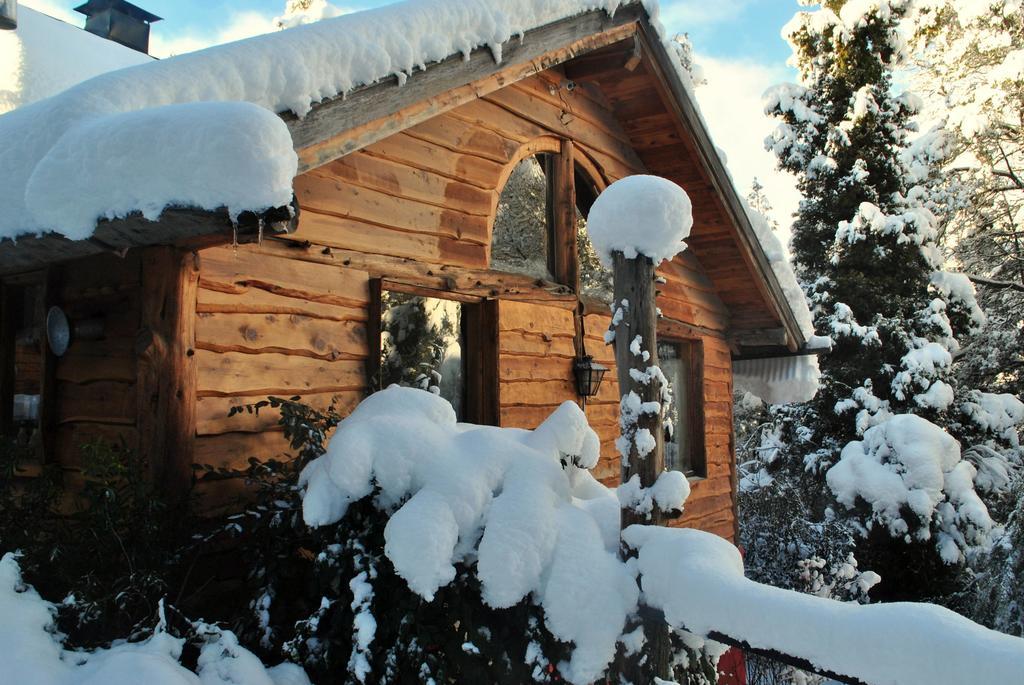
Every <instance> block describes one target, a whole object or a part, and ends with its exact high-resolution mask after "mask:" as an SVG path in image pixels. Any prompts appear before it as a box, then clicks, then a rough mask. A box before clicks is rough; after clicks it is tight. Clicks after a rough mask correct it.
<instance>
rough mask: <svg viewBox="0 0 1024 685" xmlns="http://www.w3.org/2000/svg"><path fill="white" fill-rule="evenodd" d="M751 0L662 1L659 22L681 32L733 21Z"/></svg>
mask: <svg viewBox="0 0 1024 685" xmlns="http://www.w3.org/2000/svg"><path fill="white" fill-rule="evenodd" d="M750 3H751V0H717V1H712V0H663V2H662V3H661V15H660V18H661V21H662V22H663V23H664V24H666V25H667V26H678V27H681V30H683V31H689V30H692V28H693V27H695V26H706V25H708V24H717V23H720V22H723V21H735V20H736V17H737V16H738V15H739V13H740V12H742V11H743V8H744V7H746V6H747V5H749V4H750Z"/></svg>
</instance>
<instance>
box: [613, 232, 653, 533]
mask: <svg viewBox="0 0 1024 685" xmlns="http://www.w3.org/2000/svg"><path fill="white" fill-rule="evenodd" d="M613 257H614V279H615V280H614V284H615V306H616V307H622V302H623V300H625V301H627V302H628V303H629V305H628V306H627V307H622V308H623V312H622V320H621V322H620V323H619V325H618V326H617V327H616V328H615V365H616V373H617V374H618V380H619V392H620V394H621V395H622V396H623V397H625V396H627V395H629V393H631V392H632V393H635V394H636V395H637V396H639V398H640V401H641V402H642V403H647V402H661V383H660V382H658V381H657V380H656V379H653V378H652V379H651V380H650V381H649V382H648V383H641V382H639V381H637V380H636V379H635V378H633V375H632V374H630V371H633V370H635V371H638V372H639V373H642V374H645V373H646V372H647V368H648V367H650V366H657V365H658V344H657V332H658V314H657V308H656V307H655V304H654V286H655V282H654V279H655V273H654V262H652V261H651V259H650V257H645V256H643V255H640V256H638V257H637V258H636V259H627V258H626V257H624V256H623V254H622V253H621V252H616V253H615V254H614V255H613ZM638 335H639V336H640V338H641V342H640V348H641V350H642V351H644V352H647V353H648V354H649V355H650V356H649V357H648V358H647V359H646V360H645V359H644V358H643V356H642V355H635V354H633V352H632V351H631V350H630V349H629V348H630V346H631V344H632V343H633V340H634V339H635V338H636V336H638ZM636 429H637V430H638V431H643V430H644V429H646V430H648V431H650V433H651V435H652V436H653V437H654V439H655V447H654V449H653V450H652V451H651V452H650V453H649V454H647V455H641V454H640V452H639V451H638V449H637V446H636V442H635V441H632V440H631V441H630V448H629V459H628V461H626V462H624V463H623V465H622V482H623V483H625V482H627V481H629V479H631V478H632V477H633V476H635V475H639V476H640V485H642V486H643V487H645V488H649V487H652V486H653V485H654V482H655V481H656V480H657V479H658V476H659V475H661V472H662V471H664V470H665V441H664V437H663V431H662V419H661V413H660V412H655V413H643V414H641V415H640V416H639V418H638V419H637V423H636ZM663 522H664V516H663V515H662V513H661V512H659V511H655V512H654V513H653V514H652V517H651V518H646V517H644V516H638V515H636V514H635V513H633V512H631V511H629V510H627V509H623V510H622V527H623V528H625V527H626V526H630V525H632V524H634V523H650V524H655V525H658V524H660V523H663Z"/></svg>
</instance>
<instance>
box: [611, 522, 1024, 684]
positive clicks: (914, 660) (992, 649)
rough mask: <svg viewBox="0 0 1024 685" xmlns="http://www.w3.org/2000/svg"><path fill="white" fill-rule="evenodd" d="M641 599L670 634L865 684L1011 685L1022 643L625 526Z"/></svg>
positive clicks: (1021, 664) (949, 616)
mask: <svg viewBox="0 0 1024 685" xmlns="http://www.w3.org/2000/svg"><path fill="white" fill-rule="evenodd" d="M623 538H624V539H625V540H626V542H627V543H628V544H629V545H631V546H632V547H634V548H636V549H637V550H638V551H639V561H638V568H639V572H640V577H641V586H642V589H643V597H644V599H645V601H646V602H647V603H648V604H649V605H651V606H654V607H656V608H660V609H662V610H663V611H664V612H665V617H666V620H668V622H669V623H671V624H672V625H673V626H675V627H677V628H685V629H686V630H688V631H690V632H695V633H698V634H706V633H708V632H710V631H717V632H719V633H722V634H724V635H728V636H729V637H732V638H734V639H738V640H743V641H745V642H747V643H749V644H750V645H752V646H754V647H760V648H763V649H771V650H776V651H779V652H782V653H784V654H790V655H793V656H797V657H802V658H804V659H807V660H808V661H810V662H811V663H813V664H815V665H816V666H817V667H819V668H824V669H828V670H830V671H832V672H834V673H841V674H844V675H848V676H853V677H855V678H858V679H859V680H861V681H863V682H866V683H871V684H872V685H964V684H965V683H1017V682H1020V679H1021V674H1022V673H1024V640H1022V639H1020V638H1018V637H1011V636H1009V635H1004V634H1002V633H998V632H996V631H993V630H988V629H987V628H983V627H982V626H980V625H978V624H976V623H974V622H972V621H969V620H967V619H966V618H963V617H962V616H959V615H958V614H955V613H953V612H952V611H949V610H948V609H944V608H942V607H938V606H934V605H931V604H923V603H908V602H898V603H893V604H869V605H860V604H856V603H850V602H838V601H835V600H831V599H826V598H822V597H815V596H813V595H806V594H803V593H799V592H793V591H790V590H782V589H779V588H774V587H770V586H767V585H761V584H759V583H755V582H754V581H752V580H748V579H747V578H745V577H744V576H743V562H742V560H741V559H740V555H739V551H738V550H737V549H736V548H735V547H733V546H732V545H731V544H730V543H728V542H727V541H725V540H723V539H722V538H719V537H716V536H714V535H710V534H708V533H704V532H702V531H697V530H685V529H671V528H656V527H652V526H630V527H629V528H628V529H626V531H625V532H624V534H623Z"/></svg>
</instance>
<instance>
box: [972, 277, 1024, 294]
mask: <svg viewBox="0 0 1024 685" xmlns="http://www.w3.org/2000/svg"><path fill="white" fill-rule="evenodd" d="M967 278H969V279H970V280H971V283H974V284H975V285H981V286H985V287H986V288H996V289H999V290H1019V291H1020V292H1022V293H1024V285H1021V284H1020V283H1014V282H1013V281H997V280H996V279H994V278H985V277H983V276H974V275H972V274H967Z"/></svg>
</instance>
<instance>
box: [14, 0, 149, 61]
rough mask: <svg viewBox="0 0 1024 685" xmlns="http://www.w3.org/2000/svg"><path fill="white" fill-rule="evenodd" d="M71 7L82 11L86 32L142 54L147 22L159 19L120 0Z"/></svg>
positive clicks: (96, 0)
mask: <svg viewBox="0 0 1024 685" xmlns="http://www.w3.org/2000/svg"><path fill="white" fill-rule="evenodd" d="M0 1H2V0H0ZM75 11H76V12H80V13H82V14H84V15H85V17H86V19H85V30H86V31H88V32H89V33H95V34H96V35H97V36H99V37H100V38H106V39H107V40H112V41H114V42H115V43H120V44H121V45H124V46H127V47H129V48H131V49H133V50H138V51H139V52H142V53H146V54H148V53H149V25H150V24H152V23H153V22H154V21H160V17H158V16H156V15H155V14H150V13H149V12H147V11H146V10H144V9H141V8H139V7H136V6H135V5H133V4H131V3H130V2H125V1H124V0H89V1H88V2H86V3H85V4H83V5H79V6H78V7H76V8H75Z"/></svg>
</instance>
